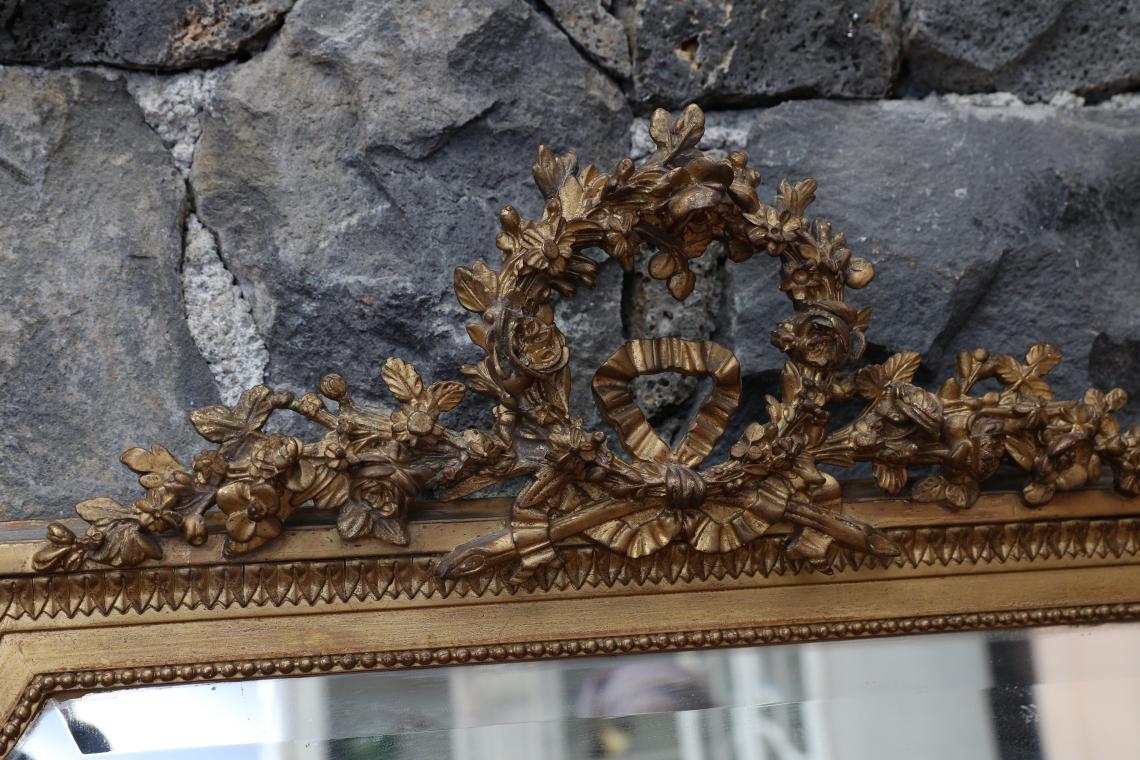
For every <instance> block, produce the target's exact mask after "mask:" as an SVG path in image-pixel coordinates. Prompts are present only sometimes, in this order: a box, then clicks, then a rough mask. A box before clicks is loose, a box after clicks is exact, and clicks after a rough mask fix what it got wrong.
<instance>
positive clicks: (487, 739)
mask: <svg viewBox="0 0 1140 760" xmlns="http://www.w3.org/2000/svg"><path fill="white" fill-rule="evenodd" d="M1137 651H1140V625H1110V626H1100V627H1090V628H1051V629H1038V630H1034V631H1011V632H1001V633H991V634H976V633H959V634H944V635H926V636H918V637H911V638H895V639H875V640H864V641H848V642H830V643H819V644H797V645H785V646H769V647H756V648H741V649H722V650H716V651H706V652H678V653H673V654H643V655H629V656H623V657H595V658H581V659H566V660H556V661H548V662H520V663H510V664H495V665H471V666H465V667H453V668H442V669H434V670H411V671H393V672H375V673H347V674H326V675H320V676H305V677H299V678H285V679H270V680H264V681H250V682H244V683H239V682H219V683H202V684H183V685H177V686H153V687H146V688H139V689H127V690H121V691H114V692H97V693H91V694H85V695H79V696H72V697H61V698H58V699H53V700H50V701H49V702H48V703H47V704H46V705H45V707H44V710H43V712H42V713H41V714H40V716H39V717H38V719H37V720H36V721H35V722H34V724H33V725H32V727H31V728H30V729H29V731H28V733H27V734H26V735H25V737H24V738H23V740H22V741H21V742H20V744H19V745H18V746H17V749H16V752H15V754H14V757H15V758H19V760H68V759H69V758H82V757H100V758H156V759H158V760H186V759H189V758H203V757H206V758H210V760H302V759H304V760H363V759H364V758H390V759H392V760H412V759H421V758H422V759H423V760H445V759H447V758H454V759H455V760H484V759H486V760H514V759H515V758H518V760H524V759H525V760H534V759H535V758H539V759H540V760H579V759H581V760H586V759H587V758H620V759H622V760H650V759H652V760H671V759H675V760H777V759H779V760H823V759H825V758H826V759H831V758H836V759H839V758H842V760H862V759H863V758H866V759H867V760H871V759H872V758H874V759H875V760H879V759H880V758H888V757H914V758H923V759H924V760H939V759H941V758H946V759H947V760H962V758H971V760H988V759H991V758H992V759H993V760H998V759H1002V760H1006V759H1009V758H1017V759H1020V758H1068V757H1129V756H1133V754H1134V752H1135V745H1134V735H1133V731H1134V725H1133V724H1134V723H1135V720H1136V717H1137V716H1138V715H1140V658H1138V657H1136V655H1135V653H1136V652H1137Z"/></svg>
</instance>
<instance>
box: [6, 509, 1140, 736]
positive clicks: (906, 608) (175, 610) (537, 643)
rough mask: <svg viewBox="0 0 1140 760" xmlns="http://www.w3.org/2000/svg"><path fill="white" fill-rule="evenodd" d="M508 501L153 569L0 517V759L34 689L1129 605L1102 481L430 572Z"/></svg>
mask: <svg viewBox="0 0 1140 760" xmlns="http://www.w3.org/2000/svg"><path fill="white" fill-rule="evenodd" d="M506 506H507V502H506V501H504V502H502V504H498V503H497V502H495V501H493V500H492V501H487V502H483V503H481V504H479V505H474V506H473V507H472V509H471V510H470V512H471V513H470V514H469V515H467V516H465V517H464V519H455V515H442V516H440V517H438V518H436V519H425V520H420V521H416V522H413V523H412V531H413V539H414V540H413V542H412V544H411V547H412V548H411V549H409V548H408V547H379V546H377V545H375V544H363V543H362V544H359V545H354V544H347V543H345V542H342V541H340V540H338V539H336V538H335V533H334V531H335V529H334V528H332V527H329V526H320V525H313V526H307V527H303V528H301V529H299V530H297V531H295V532H294V533H293V534H292V535H290V536H289V537H288V538H287V539H286V541H285V542H284V543H281V544H278V545H277V546H276V547H275V549H274V551H273V552H272V555H271V557H270V558H266V559H259V558H258V557H257V556H256V555H253V556H247V557H244V558H241V559H237V560H219V559H218V557H217V554H216V553H214V552H213V551H211V547H210V546H209V544H207V545H206V546H203V547H196V548H191V549H187V550H185V552H184V553H182V554H180V553H178V552H176V551H173V545H174V544H173V542H172V545H171V548H172V551H170V552H168V553H166V557H165V559H163V560H162V561H160V562H152V563H148V564H146V565H144V566H141V567H137V568H130V569H99V570H91V571H83V572H75V573H58V572H57V573H37V572H34V571H30V570H29V568H30V561H31V560H30V557H31V554H32V553H33V552H34V550H35V548H36V543H35V540H34V539H33V538H31V537H32V536H34V535H35V534H36V530H35V529H36V528H42V525H39V526H37V525H36V524H34V523H19V524H10V525H9V527H8V529H7V530H5V525H4V524H3V523H0V673H2V674H3V678H0V716H3V723H2V724H0V757H6V756H7V754H8V753H9V752H10V751H11V749H12V747H13V746H14V745H15V742H16V741H17V739H18V738H19V736H20V735H22V733H23V732H24V731H25V730H26V729H27V727H28V726H29V725H30V723H31V721H32V720H33V719H34V717H35V715H36V713H37V711H38V709H39V707H40V705H41V704H42V703H43V701H44V700H45V699H46V698H48V697H49V696H51V695H53V694H58V693H61V692H69V691H77V690H78V691H91V690H103V689H116V688H125V687H130V686H137V685H140V684H167V683H183V682H190V681H207V680H220V679H252V678H263V677H269V676H275V677H277V676H282V675H303V674H313V673H321V672H345V671H353V670H383V669H401V668H419V667H437V666H445V665H454V664H464V663H479V662H509V661H517V660H526V659H547V658H559V657H571V656H588V655H598V654H624V653H638V652H653V651H665V650H676V649H699V648H710V647H728V646H741V645H757V644H767V643H788V642H798V641H822V640H833V639H849V638H865V637H874V636H890V635H900V634H910V633H920V632H948V631H969V630H986V629H996V628H1008V627H1024V626H1035V625H1052V624H1073V623H1079V624H1091V623H1100V622H1107V621H1121V620H1135V619H1137V618H1140V557H1138V554H1140V505H1137V503H1136V502H1135V501H1134V500H1129V499H1125V498H1123V497H1121V496H1119V495H1116V494H1114V493H1112V492H1110V491H1104V490H1087V491H1077V492H1072V493H1067V494H1059V495H1058V496H1057V498H1056V500H1055V501H1054V502H1053V503H1051V504H1050V505H1047V506H1046V507H1043V508H1041V509H1039V510H1026V509H1025V508H1024V506H1022V505H1020V503H1019V500H1018V497H1017V495H1016V494H1005V493H995V494H985V495H983V496H982V498H981V500H980V501H979V503H978V504H977V505H975V506H974V507H973V508H972V509H971V510H970V511H969V512H967V513H950V512H947V511H946V510H944V509H941V508H938V507H935V506H932V505H929V504H918V503H914V502H908V501H905V500H900V499H877V500H865V501H855V500H850V501H845V502H844V503H843V505H842V508H841V511H842V512H844V513H850V514H853V515H869V514H874V515H876V516H877V519H878V520H879V522H880V523H881V524H883V525H884V528H885V529H886V530H887V531H888V532H889V533H890V535H891V536H892V537H893V538H894V539H895V540H896V541H897V542H898V543H899V545H900V546H901V547H902V548H903V550H904V551H903V553H902V554H901V555H900V556H899V557H896V558H892V559H890V560H882V559H878V558H874V557H869V556H867V555H863V556H861V557H860V556H858V555H856V554H853V553H852V554H850V555H849V556H847V555H844V556H840V555H841V554H843V552H842V550H839V549H837V550H836V552H837V555H836V559H837V562H836V564H835V572H834V573H833V574H831V575H824V574H822V573H820V572H819V571H818V570H815V569H813V567H812V566H811V565H810V563H807V562H802V561H799V562H797V561H795V560H790V559H788V558H787V557H786V555H785V554H782V553H779V552H777V551H775V550H774V549H772V548H770V547H768V546H767V544H766V543H765V542H763V541H761V542H757V543H756V544H754V545H751V546H750V547H749V548H744V549H741V550H740V552H738V553H735V554H728V555H716V556H713V557H709V556H708V555H703V554H700V553H697V552H692V551H686V550H685V547H684V545H683V544H682V545H679V546H678V547H677V550H675V551H672V552H667V553H664V554H661V553H658V554H654V555H651V556H650V557H646V558H643V559H642V560H620V561H619V560H618V559H616V558H615V557H614V555H613V554H610V553H607V552H603V551H600V550H596V549H594V548H593V547H591V546H590V545H588V544H581V545H580V546H573V545H572V546H568V547H566V548H565V549H564V550H563V555H562V563H561V565H560V566H552V567H551V568H550V570H549V571H548V572H547V573H545V574H539V575H536V576H535V578H534V579H533V580H531V581H529V582H528V583H527V584H525V585H524V586H522V587H519V586H517V585H514V584H511V583H509V582H508V581H509V579H506V578H499V577H498V576H492V577H489V578H486V579H485V580H483V581H477V582H475V583H474V584H473V583H472V582H468V581H463V580H459V581H442V580H439V579H438V576H437V575H436V574H435V573H434V572H433V569H434V564H435V563H436V562H438V560H439V558H440V557H441V556H442V555H443V554H444V553H445V552H446V551H447V548H448V547H449V546H453V545H454V543H453V542H454V540H455V539H457V538H462V536H463V535H464V534H466V533H468V532H470V533H472V534H478V533H480V532H483V531H485V530H486V529H487V528H488V527H489V526H490V527H494V526H501V525H502V523H503V520H502V519H501V518H493V517H488V516H487V514H489V513H492V512H494V511H495V509H496V508H501V509H502V510H503V511H505V509H506ZM429 513H430V512H429ZM887 515H891V516H892V517H891V518H890V519H887V517H886V516H887ZM966 518H968V521H967V520H966ZM441 531H442V532H446V533H447V535H446V536H444V535H439V534H440V532H441ZM779 533H780V531H778V530H777V531H776V532H775V535H774V536H773V537H772V541H773V546H775V545H776V544H777V543H778V542H779V541H781V540H782V539H781V538H780V535H779ZM164 548H166V547H164ZM737 555H739V556H737ZM188 653H193V654H192V655H188Z"/></svg>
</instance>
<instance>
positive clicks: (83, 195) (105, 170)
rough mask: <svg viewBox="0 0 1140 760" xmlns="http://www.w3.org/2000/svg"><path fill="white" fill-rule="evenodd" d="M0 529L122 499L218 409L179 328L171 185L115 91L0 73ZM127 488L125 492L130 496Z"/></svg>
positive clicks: (134, 114) (175, 197) (85, 80)
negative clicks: (132, 457) (155, 457)
mask: <svg viewBox="0 0 1140 760" xmlns="http://www.w3.org/2000/svg"><path fill="white" fill-rule="evenodd" d="M0 103H2V104H3V108H0V272H2V273H3V276H0V420H3V426H2V427H0V451H2V452H3V457H2V459H3V465H2V466H0V515H3V516H4V517H6V518H12V519H18V518H24V517H35V516H49V517H50V516H56V515H62V514H68V513H70V512H71V507H72V505H74V504H75V502H76V501H78V500H80V499H83V498H88V497H91V496H97V495H102V494H106V495H112V496H122V495H126V494H129V493H130V492H131V491H132V484H133V482H134V479H133V477H131V476H130V473H128V472H127V471H126V469H125V468H123V467H121V466H120V465H119V464H118V462H117V461H116V460H117V457H118V454H119V452H121V451H122V450H123V449H125V448H126V447H128V446H130V445H140V444H141V445H150V444H151V443H153V442H155V441H163V442H165V443H167V444H169V445H170V446H171V448H172V449H173V450H175V451H180V452H186V453H190V454H192V453H193V452H194V451H196V450H197V445H198V444H197V443H195V440H196V436H195V435H194V434H193V430H192V428H191V427H190V425H189V423H188V422H187V420H186V414H187V413H188V412H189V411H190V409H192V408H194V407H196V406H200V405H204V404H209V403H215V402H216V400H217V397H216V393H215V391H214V387H213V383H212V382H211V380H210V374H209V372H208V371H207V369H206V364H205V362H203V361H202V358H201V356H200V355H199V354H198V351H197V349H195V347H194V343H193V342H192V341H191V339H190V334H189V332H188V331H187V329H186V324H185V321H184V318H183V312H182V304H181V299H180V288H179V282H178V261H179V257H180V255H181V249H182V236H181V230H180V226H181V222H182V213H183V206H184V203H185V190H184V183H183V181H182V179H181V178H180V177H179V176H178V173H177V171H176V170H175V168H174V165H173V163H172V162H171V159H170V155H169V153H167V151H166V150H165V149H164V148H163V146H162V143H161V142H160V140H159V139H158V138H157V137H156V136H155V134H154V133H153V132H152V131H151V130H150V129H149V128H148V127H147V125H146V124H145V123H144V122H143V119H142V116H141V114H140V113H139V110H138V108H137V107H136V106H135V104H134V102H133V101H132V99H131V97H130V95H129V94H128V93H127V90H126V87H125V84H124V82H122V81H108V80H106V79H103V78H101V77H100V76H98V75H95V74H90V73H36V72H32V71H28V70H21V69H13V68H5V69H0ZM134 487H136V488H137V484H136V485H135V486H134Z"/></svg>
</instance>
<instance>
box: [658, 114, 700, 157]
mask: <svg viewBox="0 0 1140 760" xmlns="http://www.w3.org/2000/svg"><path fill="white" fill-rule="evenodd" d="M704 135H705V114H704V112H703V111H701V109H700V108H698V107H697V106H696V105H689V106H688V107H687V108H685V110H684V111H682V112H681V115H680V116H678V117H677V118H676V119H674V118H673V117H672V116H671V115H670V114H669V112H668V111H666V110H665V109H663V108H658V109H657V110H656V111H654V112H653V117H652V118H651V119H650V121H649V136H650V137H651V138H653V142H655V143H656V144H657V147H658V149H661V150H664V151H666V152H667V153H670V154H675V153H679V152H680V151H682V150H685V149H686V148H695V147H696V146H697V143H699V142H700V141H701V138H702V137H704Z"/></svg>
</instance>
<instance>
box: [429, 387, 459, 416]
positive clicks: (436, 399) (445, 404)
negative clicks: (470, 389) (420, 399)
mask: <svg viewBox="0 0 1140 760" xmlns="http://www.w3.org/2000/svg"><path fill="white" fill-rule="evenodd" d="M466 392H467V386H465V385H464V384H463V383H457V382H455V381H453V380H445V381H443V382H439V383H434V384H433V385H431V386H429V387H428V396H429V397H430V398H431V404H432V406H433V407H435V408H436V410H438V411H440V412H449V411H451V410H452V409H454V408H455V407H457V406H459V402H460V401H462V400H463V394H465V393H466Z"/></svg>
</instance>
